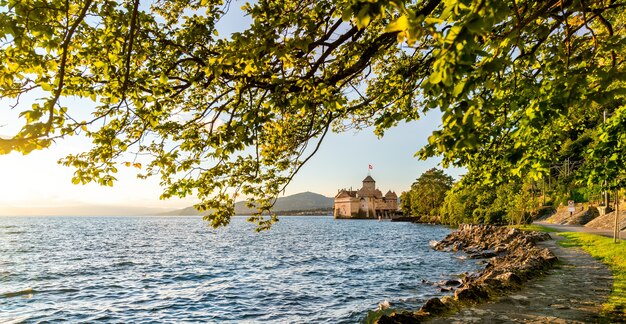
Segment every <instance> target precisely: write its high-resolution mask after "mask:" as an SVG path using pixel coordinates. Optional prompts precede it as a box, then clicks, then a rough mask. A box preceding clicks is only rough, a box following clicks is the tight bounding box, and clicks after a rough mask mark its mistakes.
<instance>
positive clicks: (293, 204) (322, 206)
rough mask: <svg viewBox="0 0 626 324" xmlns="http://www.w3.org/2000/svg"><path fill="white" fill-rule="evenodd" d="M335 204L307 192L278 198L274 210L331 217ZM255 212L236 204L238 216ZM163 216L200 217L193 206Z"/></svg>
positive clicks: (242, 204) (276, 211) (278, 212)
mask: <svg viewBox="0 0 626 324" xmlns="http://www.w3.org/2000/svg"><path fill="white" fill-rule="evenodd" d="M333 202H334V199H333V198H330V197H326V196H323V195H320V194H317V193H314V192H309V191H307V192H301V193H297V194H295V195H291V196H286V197H280V198H278V200H276V204H274V208H273V209H272V210H273V211H274V212H275V213H277V214H283V215H286V214H297V215H313V214H315V215H330V214H331V213H332V209H333ZM255 211H256V210H255V209H253V208H248V207H246V203H245V202H244V201H239V202H237V203H235V214H237V215H250V214H252V213H254V212H255ZM163 215H172V216H188V215H199V213H198V211H196V209H195V208H194V207H193V206H192V207H187V208H183V209H179V210H174V211H171V212H168V213H164V214H163Z"/></svg>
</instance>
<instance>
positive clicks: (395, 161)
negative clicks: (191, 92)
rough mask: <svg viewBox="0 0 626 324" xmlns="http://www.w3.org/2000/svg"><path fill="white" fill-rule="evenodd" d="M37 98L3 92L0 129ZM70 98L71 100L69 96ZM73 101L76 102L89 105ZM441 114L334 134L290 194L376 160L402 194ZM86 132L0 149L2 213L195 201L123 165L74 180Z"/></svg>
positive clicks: (318, 187)
mask: <svg viewBox="0 0 626 324" xmlns="http://www.w3.org/2000/svg"><path fill="white" fill-rule="evenodd" d="M241 5H242V2H238V1H234V2H233V4H232V5H231V10H230V11H229V14H228V16H227V17H225V18H224V19H222V21H220V23H219V24H218V26H219V30H220V35H221V36H223V37H227V35H230V34H231V33H232V32H235V31H239V30H243V29H244V28H245V27H246V26H247V25H248V24H249V21H250V20H249V19H248V17H244V16H243V15H242V13H241V11H240V10H239V7H240V6H241ZM30 104H32V102H29V101H28V100H24V101H23V106H22V107H18V108H17V109H16V110H12V111H11V110H9V108H8V106H7V104H6V102H4V101H1V100H0V135H4V136H6V135H10V134H14V133H15V132H16V131H17V129H18V125H19V124H18V123H16V119H15V116H16V115H17V113H18V112H19V111H20V109H26V108H28V107H29V106H30ZM65 104H67V103H65ZM87 104H88V103H85V102H75V103H73V105H74V106H81V107H74V108H87V107H82V106H83V105H87ZM70 105H71V104H70ZM440 117H441V116H440V114H439V113H438V111H431V113H429V115H427V116H424V117H423V118H422V119H421V120H419V121H417V122H412V123H410V124H401V125H399V126H397V127H395V128H393V129H391V130H389V131H387V133H386V135H385V136H384V137H383V138H381V139H378V138H377V137H376V136H375V135H374V134H373V132H372V130H371V129H367V130H363V131H360V132H358V133H355V132H348V133H342V134H329V135H328V136H327V138H326V140H325V142H324V143H323V144H322V146H321V148H320V150H319V152H318V153H317V154H316V156H314V157H313V158H312V159H311V160H310V161H309V163H308V164H307V165H306V166H305V167H303V168H302V169H301V171H300V173H299V174H298V175H296V177H295V178H294V180H293V182H292V184H291V185H290V186H289V187H288V188H287V190H286V192H285V194H286V195H289V194H294V193H298V192H303V191H312V192H317V193H320V194H323V195H326V196H333V195H335V194H336V192H337V189H340V188H349V187H354V188H357V187H360V185H361V181H362V180H363V178H364V177H365V176H366V175H367V172H368V165H370V164H371V165H372V166H373V170H372V172H371V174H372V177H373V178H374V179H375V180H376V181H377V186H378V187H379V189H380V190H381V191H383V192H386V191H387V190H393V191H396V192H397V193H398V194H400V192H402V191H405V190H407V189H408V188H409V186H410V185H411V183H413V181H415V179H416V178H417V177H418V176H419V175H420V174H421V173H422V172H424V171H426V170H428V169H430V168H432V167H435V166H437V164H438V162H439V161H438V160H436V159H431V160H428V161H420V160H418V159H417V158H415V157H413V156H414V154H415V152H416V151H417V150H418V149H419V148H420V147H422V146H423V145H424V144H426V143H427V138H428V136H429V135H430V133H431V132H432V130H434V129H435V128H436V127H437V126H438V125H439V124H440ZM88 145H89V143H88V142H87V141H85V140H84V139H79V138H69V139H67V140H64V141H60V142H58V143H57V144H56V145H54V146H53V147H52V149H49V150H46V151H38V152H33V153H31V154H29V155H27V156H22V155H20V154H16V153H12V154H9V155H0V179H2V183H3V186H0V206H1V207H2V208H1V209H0V215H3V214H11V213H17V214H23V213H29V212H28V211H29V210H30V211H31V212H30V213H36V212H33V211H37V212H39V211H41V210H45V209H46V208H58V207H61V208H65V207H67V206H73V208H78V206H82V205H85V204H90V205H91V204H98V205H124V206H141V207H157V208H180V207H186V206H189V205H191V204H193V203H194V202H195V199H193V198H190V199H185V200H181V199H171V200H168V201H159V200H158V197H159V195H160V193H161V188H160V187H159V186H158V179H149V180H138V179H136V178H135V173H134V171H133V170H132V169H128V168H124V167H120V168H119V169H120V173H119V174H118V175H117V178H118V180H119V181H118V182H117V183H116V185H115V186H114V187H113V188H109V187H100V186H98V185H96V184H89V185H86V186H82V185H78V186H76V185H72V184H71V176H72V173H73V170H72V169H70V168H66V167H63V166H60V165H57V163H56V161H57V160H58V159H59V158H61V157H63V156H65V155H67V154H69V153H77V152H80V151H81V150H85V149H87V148H88ZM446 172H447V173H448V174H450V175H452V176H453V177H455V178H458V176H459V175H460V174H462V173H463V172H464V170H461V169H450V170H447V171H446Z"/></svg>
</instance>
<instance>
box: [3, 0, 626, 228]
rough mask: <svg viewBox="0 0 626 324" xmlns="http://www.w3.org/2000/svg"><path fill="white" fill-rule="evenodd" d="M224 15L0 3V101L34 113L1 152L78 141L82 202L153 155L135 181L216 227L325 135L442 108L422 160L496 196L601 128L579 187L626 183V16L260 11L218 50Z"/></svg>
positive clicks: (473, 8)
mask: <svg viewBox="0 0 626 324" xmlns="http://www.w3.org/2000/svg"><path fill="white" fill-rule="evenodd" d="M232 4H233V3H230V1H226V2H224V1H222V0H157V1H156V2H150V3H147V2H141V1H140V0H125V1H120V2H116V1H109V0H81V1H60V0H51V1H41V0H35V1H16V0H0V6H1V8H2V9H0V41H1V42H2V43H1V45H0V62H1V63H0V97H2V98H4V99H10V100H13V104H17V102H19V100H20V98H22V99H24V98H32V96H30V97H29V96H25V94H27V93H34V94H36V95H37V96H39V97H40V99H37V100H31V101H32V102H29V103H28V104H29V108H21V107H23V104H24V102H22V103H21V105H19V106H18V107H20V108H19V109H20V111H19V115H20V118H21V121H22V123H23V125H21V130H20V131H19V132H18V133H17V134H14V135H13V136H12V137H10V138H2V139H0V153H8V152H11V151H19V152H23V153H28V152H30V151H32V150H35V149H42V148H46V147H48V146H50V145H51V143H52V142H53V141H54V140H56V139H58V138H62V137H65V136H71V135H76V134H79V133H82V134H84V135H86V136H87V137H89V138H90V139H91V140H92V143H93V147H92V149H91V150H90V151H88V152H82V153H77V154H74V155H70V156H68V157H67V158H65V159H63V160H62V163H64V164H65V165H68V166H72V167H74V168H76V172H75V176H74V179H73V181H74V182H75V183H86V182H90V181H97V182H99V183H101V184H104V185H112V184H113V182H114V180H115V178H114V174H115V173H116V172H117V167H116V166H117V165H118V164H119V163H123V162H126V161H125V157H126V156H127V155H125V154H127V153H137V154H142V155H146V156H149V157H151V159H150V160H149V163H148V164H147V165H145V166H142V165H140V164H138V163H134V165H135V166H136V167H138V168H141V169H142V171H141V176H160V178H161V184H162V185H163V187H164V192H163V194H162V197H163V198H167V197H171V196H186V195H191V194H196V195H197V196H198V197H199V198H200V199H201V200H202V203H201V204H200V205H199V206H198V207H200V208H202V209H212V210H213V213H212V215H211V216H209V217H208V219H209V220H210V221H211V223H212V225H214V226H219V225H224V224H227V223H228V222H229V219H230V215H232V213H233V202H234V199H235V198H236V197H237V196H241V195H244V196H249V197H252V198H250V201H251V202H252V200H255V201H256V202H257V204H258V206H259V208H260V210H259V212H260V213H263V212H268V211H269V210H270V209H271V206H272V203H273V201H274V199H275V198H276V197H277V195H278V194H279V193H280V192H281V191H282V190H283V189H284V188H285V186H286V185H287V184H288V183H289V181H290V179H291V178H292V177H293V175H294V174H295V173H297V172H298V170H299V169H300V168H301V167H302V165H304V164H305V163H306V162H307V160H308V159H309V157H310V156H311V155H312V154H314V153H315V151H316V150H317V147H319V145H320V143H321V142H322V141H323V139H324V136H325V135H326V134H327V132H328V131H329V130H331V129H332V128H333V127H334V130H336V131H341V130H344V129H346V128H348V127H368V126H375V129H376V132H377V133H378V134H380V135H382V134H383V133H384V131H385V130H386V129H388V128H390V127H393V126H394V125H396V124H397V123H398V122H399V121H411V120H414V119H417V118H419V116H420V115H422V114H423V113H425V112H427V111H428V110H431V109H435V108H438V109H441V111H442V112H443V119H442V126H441V129H440V130H438V131H436V132H434V133H433V134H432V136H431V137H430V138H429V144H428V145H427V146H426V147H424V148H423V149H422V150H420V151H419V154H418V155H419V156H420V157H422V158H426V157H430V156H434V155H442V156H443V161H444V164H445V165H448V164H454V165H463V166H466V167H467V168H468V169H469V170H470V173H471V174H472V175H474V176H475V177H476V180H477V181H481V182H498V181H501V180H503V179H506V178H507V177H508V176H509V175H511V174H513V175H518V176H519V175H528V176H530V177H533V178H537V177H541V176H542V175H543V174H544V173H546V171H547V170H548V169H549V167H550V163H551V161H550V155H551V153H552V152H554V150H555V149H556V148H558V147H560V146H561V145H562V144H563V143H562V142H561V140H554V138H555V136H556V137H557V138H558V137H559V136H557V135H559V134H566V132H569V131H571V130H575V129H579V128H580V127H581V124H580V123H579V121H580V120H582V119H593V118H596V117H597V116H600V115H601V112H602V111H604V110H607V111H608V116H609V119H608V121H607V123H606V124H601V123H595V124H594V125H591V126H589V125H588V126H589V127H592V128H591V130H590V133H591V138H592V139H593V141H592V143H593V144H592V145H589V146H588V149H587V150H586V151H585V154H586V156H585V161H589V162H588V163H586V164H585V166H586V167H585V170H587V171H585V172H586V173H585V179H587V180H589V181H592V182H602V181H604V180H607V181H608V182H607V183H608V185H609V186H610V185H619V183H618V182H619V181H616V179H618V180H619V179H624V167H623V166H624V162H625V161H624V158H625V157H626V154H625V153H626V152H624V147H626V133H625V132H624V129H626V122H625V121H626V106H625V105H624V95H625V94H626V91H625V90H626V89H625V88H624V80H625V79H626V73H625V71H624V64H625V63H624V55H625V54H626V48H625V46H626V39H625V37H624V36H625V31H624V27H625V26H624V6H625V5H626V4H625V3H624V2H621V1H613V0H570V1H568V0H546V1H531V0H510V1H501V0H423V1H403V0H368V1H365V0H334V1H328V0H299V1H292V0H281V1H273V0H259V1H257V2H255V3H252V4H250V3H246V4H245V5H244V6H243V7H242V10H243V11H244V12H245V13H246V14H248V15H250V17H251V18H252V24H251V25H250V26H249V27H248V28H247V29H245V31H243V32H238V33H234V34H232V35H230V36H228V37H220V34H219V32H220V31H219V30H217V27H216V24H217V22H218V21H219V20H220V19H225V18H224V17H227V11H228V8H229V6H230V5H232ZM73 98H82V99H88V100H91V101H92V102H93V105H92V106H91V107H68V106H66V105H65V103H66V102H67V101H68V100H69V99H73ZM85 109H87V110H88V111H87V113H85V111H84V110H85ZM77 116H89V118H80V117H77ZM564 137H567V136H564ZM605 157H606V158H605ZM131 164H133V163H130V162H129V163H128V165H131ZM254 219H255V220H256V221H258V222H259V225H260V228H264V227H267V226H269V225H270V224H271V223H272V221H274V220H275V219H274V218H270V219H269V220H268V219H263V218H262V217H261V216H260V215H259V216H256V217H255V218H254Z"/></svg>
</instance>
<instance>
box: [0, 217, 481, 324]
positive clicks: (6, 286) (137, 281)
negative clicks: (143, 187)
mask: <svg viewBox="0 0 626 324" xmlns="http://www.w3.org/2000/svg"><path fill="white" fill-rule="evenodd" d="M448 232H449V230H448V229H446V228H443V227H434V226H424V225H416V224H407V223H389V222H367V221H335V220H333V219H332V218H328V217H306V218H303V217H283V218H282V219H281V221H280V222H279V223H278V224H277V225H276V226H275V227H274V228H273V229H272V230H271V231H269V232H264V233H259V234H257V233H255V232H254V231H253V225H251V224H248V223H246V222H245V220H244V218H235V219H234V220H233V222H232V224H231V225H230V226H229V227H228V228H221V229H218V230H213V229H209V228H207V226H206V224H205V223H203V222H202V220H201V219H200V218H197V217H2V218H0V283H1V284H0V287H1V289H2V290H0V322H2V323H4V322H14V323H20V322H39V321H43V322H53V321H61V320H67V321H70V322H85V323H88V322H100V321H104V322H137V323H154V322H188V321H191V322H220V323H223V322H281V323H309V322H315V323H354V322H359V321H361V320H362V319H363V318H364V317H365V316H366V314H367V311H369V310H373V309H376V308H377V306H378V305H379V304H380V303H381V302H383V301H385V300H388V301H389V303H390V304H391V306H392V307H397V308H408V307H416V305H418V304H421V303H423V302H424V301H425V300H426V299H428V298H430V297H433V296H441V295H442V293H441V292H439V291H438V290H437V287H436V286H433V285H432V284H430V283H432V282H437V281H440V280H442V279H446V278H451V277H452V276H454V275H455V274H458V273H461V272H464V271H472V270H475V269H476V268H477V267H478V266H477V265H476V264H474V263H473V262H467V261H466V260H462V259H459V258H458V255H454V254H450V253H440V252H434V251H433V250H432V249H431V248H430V247H429V244H428V242H429V241H431V240H440V239H441V238H443V237H444V236H445V235H446V234H447V233H448Z"/></svg>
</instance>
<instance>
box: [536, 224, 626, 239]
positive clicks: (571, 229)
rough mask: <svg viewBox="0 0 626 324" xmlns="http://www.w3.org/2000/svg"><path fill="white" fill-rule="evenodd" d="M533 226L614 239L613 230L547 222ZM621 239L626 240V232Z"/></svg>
mask: <svg viewBox="0 0 626 324" xmlns="http://www.w3.org/2000/svg"><path fill="white" fill-rule="evenodd" d="M533 224H535V225H541V226H544V227H549V228H552V229H555V230H557V231H561V232H583V233H590V234H596V235H602V236H606V237H610V238H613V230H612V229H611V230H605V229H599V228H591V227H585V226H581V225H557V224H551V223H546V222H534V223H533ZM620 238H621V239H622V240H624V239H626V231H621V232H620Z"/></svg>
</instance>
